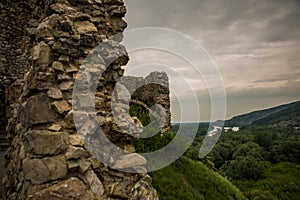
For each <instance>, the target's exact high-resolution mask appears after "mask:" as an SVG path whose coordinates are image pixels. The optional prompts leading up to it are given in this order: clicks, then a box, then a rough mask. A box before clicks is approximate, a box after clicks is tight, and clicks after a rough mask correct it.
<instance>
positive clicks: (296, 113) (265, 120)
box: [225, 101, 300, 126]
mask: <svg viewBox="0 0 300 200" xmlns="http://www.w3.org/2000/svg"><path fill="white" fill-rule="evenodd" d="M299 122H300V101H297V102H293V103H289V104H284V105H280V106H276V107H273V108H269V109H265V110H259V111H254V112H250V113H247V114H243V115H238V116H235V117H233V118H231V119H230V120H227V121H226V123H225V124H226V126H242V125H250V124H252V125H265V126H267V125H279V126H290V125H292V126H294V125H298V124H300V123H299Z"/></svg>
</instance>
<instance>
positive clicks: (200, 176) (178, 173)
mask: <svg viewBox="0 0 300 200" xmlns="http://www.w3.org/2000/svg"><path fill="white" fill-rule="evenodd" d="M151 176H152V177H153V185H154V187H155V188H156V189H157V191H158V194H159V197H160V199H161V200H178V199H186V200H201V199H209V200H223V199H224V200H227V199H232V200H233V199H246V198H245V197H244V196H243V195H242V194H241V192H240V191H239V190H238V189H237V188H236V187H234V186H233V185H232V184H231V183H230V182H229V181H227V180H226V179H225V178H223V177H222V176H220V175H219V174H217V173H216V172H213V171H212V170H210V169H209V168H207V167H206V166H205V165H204V164H202V163H201V162H194V161H192V160H190V159H188V158H186V157H181V158H180V159H179V160H177V161H176V162H175V163H173V164H172V165H170V166H168V167H166V168H164V169H161V170H159V171H157V172H153V173H151Z"/></svg>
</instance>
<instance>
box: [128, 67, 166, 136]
mask: <svg viewBox="0 0 300 200" xmlns="http://www.w3.org/2000/svg"><path fill="white" fill-rule="evenodd" d="M122 83H123V84H124V85H125V86H126V88H127V89H128V90H129V92H130V94H131V96H132V97H131V98H132V99H135V100H138V101H141V102H142V104H143V103H144V104H146V106H147V108H150V109H151V106H153V105H154V104H158V105H161V106H162V107H163V110H164V112H165V116H164V117H165V119H164V120H163V122H162V127H160V132H161V133H165V132H168V131H171V111H170V91H169V78H168V76H167V74H166V73H165V72H157V71H155V72H151V73H150V74H149V75H148V76H147V77H145V78H142V77H133V76H124V77H122ZM132 103H134V102H132ZM137 103H138V102H137ZM146 106H144V107H146ZM160 120H161V119H160Z"/></svg>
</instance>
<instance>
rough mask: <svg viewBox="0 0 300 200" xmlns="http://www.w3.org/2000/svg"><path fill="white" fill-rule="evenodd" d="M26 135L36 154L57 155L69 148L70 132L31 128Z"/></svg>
mask: <svg viewBox="0 0 300 200" xmlns="http://www.w3.org/2000/svg"><path fill="white" fill-rule="evenodd" d="M25 137H26V139H27V141H28V143H29V146H30V148H31V149H32V152H33V153H34V154H36V155H57V154H59V153H61V152H63V151H65V150H66V149H67V144H68V134H67V133H64V132H50V131H39V130H31V131H29V132H27V133H26V134H25Z"/></svg>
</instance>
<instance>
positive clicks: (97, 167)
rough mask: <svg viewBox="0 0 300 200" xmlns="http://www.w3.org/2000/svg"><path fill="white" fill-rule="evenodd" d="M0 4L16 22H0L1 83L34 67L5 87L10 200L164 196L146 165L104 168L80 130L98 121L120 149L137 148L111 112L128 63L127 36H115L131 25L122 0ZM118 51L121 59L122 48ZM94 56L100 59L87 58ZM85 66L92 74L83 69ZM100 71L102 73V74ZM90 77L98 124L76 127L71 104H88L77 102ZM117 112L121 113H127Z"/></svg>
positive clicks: (135, 162)
mask: <svg viewBox="0 0 300 200" xmlns="http://www.w3.org/2000/svg"><path fill="white" fill-rule="evenodd" d="M0 6H1V10H2V11H4V10H5V11H4V12H1V17H2V19H1V22H2V20H3V22H4V23H8V21H13V22H12V23H11V25H9V26H8V25H4V27H1V31H2V32H3V33H2V32H1V43H0V45H1V48H2V47H4V49H3V50H2V51H1V62H2V63H1V70H2V71H1V76H2V77H1V80H2V81H3V80H4V81H5V80H7V79H6V78H3V77H4V76H8V77H10V78H11V77H12V80H10V81H7V83H6V84H7V85H9V84H11V82H12V81H14V80H15V79H16V78H15V77H14V76H15V74H17V76H16V77H22V76H23V74H24V72H25V71H27V70H28V73H26V75H25V76H24V78H23V80H21V79H18V80H17V81H16V82H15V83H14V84H13V85H11V87H9V88H7V89H6V96H5V101H6V102H5V104H6V106H7V107H8V109H7V110H8V114H7V115H6V118H8V117H10V118H9V120H8V125H7V128H6V130H7V134H8V139H9V143H10V146H9V149H8V151H7V156H6V160H7V162H6V164H5V167H6V169H7V173H6V177H5V178H4V199H9V200H15V199H26V200H38V199H41V200H42V199H70V200H71V199H72V200H73V199H84V200H85V199H149V200H151V199H158V197H157V194H156V191H155V190H154V189H153V188H152V186H151V178H150V177H149V176H148V175H147V174H146V171H145V170H137V171H138V172H139V173H136V174H131V173H125V172H120V171H118V170H114V169H111V168H109V167H107V166H105V165H103V164H102V163H100V162H99V161H98V160H97V159H96V158H95V157H94V156H93V155H94V154H93V155H91V153H90V152H89V151H87V150H86V146H85V144H86V141H84V139H83V138H82V137H81V136H80V135H79V134H78V133H77V129H80V130H81V131H82V130H88V132H87V134H88V135H89V134H90V135H89V137H88V138H93V136H94V135H93V133H90V131H91V130H92V129H93V128H94V127H97V126H95V124H93V123H97V124H100V126H101V130H103V132H104V133H105V134H106V136H107V137H108V138H109V139H110V140H111V141H113V142H114V144H115V145H116V146H119V147H120V148H122V149H125V150H127V151H130V152H134V148H133V146H132V145H131V142H132V140H134V135H133V136H131V135H130V134H126V133H124V132H122V131H121V130H120V129H119V128H118V127H116V124H115V122H114V118H113V117H114V116H113V114H112V110H111V99H112V96H113V94H112V93H113V89H114V88H115V84H116V82H117V81H118V80H119V79H120V78H121V77H122V75H123V69H122V68H121V66H123V65H125V64H126V63H127V61H128V56H127V54H126V53H124V47H122V46H121V45H120V44H119V42H120V41H121V39H122V35H120V34H118V35H116V34H117V33H122V32H123V30H124V29H125V28H126V23H125V22H124V21H123V20H122V18H123V16H124V15H125V12H126V8H125V7H124V5H123V2H122V0H68V1H67V0H36V1H4V2H3V1H1V4H0ZM19 9H21V10H19ZM14 10H15V11H14ZM10 17H11V18H10ZM4 23H2V24H4ZM10 27H11V28H10ZM4 31H7V32H4ZM25 31H26V32H25ZM14 33H15V34H16V36H14V35H13V34H14ZM10 34H12V35H10ZM114 35H116V36H115V37H111V36H114ZM10 36H14V37H10ZM21 38H22V39H21ZM20 41H22V42H20ZM99 43H105V45H106V46H107V48H104V49H100V51H101V55H99V52H97V51H94V50H93V49H94V48H95V47H96V46H97V45H98V44H99ZM2 45H4V46H2ZM9 49H12V50H11V51H9ZM120 51H121V52H122V54H123V55H121V56H119V55H120V54H118V53H116V52H120ZM103 52H105V53H103ZM91 54H92V55H93V56H92V57H91V58H95V59H96V62H92V63H89V62H87V63H85V61H84V59H85V58H86V57H87V55H91ZM115 55H118V56H117V57H116V56H115ZM97 59H98V60H97ZM110 60H113V62H112V64H110V65H109V67H108V68H107V69H106V68H105V67H104V65H105V64H106V62H109V61H110ZM82 68H85V69H86V70H87V71H86V73H80V72H79V70H80V69H82ZM99 73H103V76H102V77H101V78H99V77H98V76H97V75H98V74H99ZM85 75H86V76H87V77H89V79H91V80H92V79H97V81H99V84H98V86H97V92H96V94H94V96H95V102H96V106H95V107H96V109H97V112H96V116H97V118H96V119H97V121H90V120H85V121H80V120H81V119H76V120H78V122H77V129H76V127H75V124H74V120H73V115H74V113H73V110H72V105H73V107H74V106H77V105H79V104H84V103H85V102H84V101H82V100H78V99H77V100H76V99H75V101H74V99H73V98H72V97H73V96H72V92H73V91H72V89H73V85H74V82H75V81H79V82H80V81H84V78H83V76H85ZM10 78H9V79H10ZM83 86H86V87H88V88H89V87H94V85H89V83H88V84H83ZM81 89H82V91H81V92H82V97H83V99H85V98H84V97H89V96H90V94H89V93H86V92H87V91H88V90H87V88H85V87H83V88H81ZM2 92H3V90H2ZM74 104H75V105H74ZM81 106H82V105H81ZM117 117H120V118H122V113H118V115H117ZM131 122H132V123H131ZM78 123H79V124H80V125H78ZM127 123H128V124H127V126H128V127H129V130H130V131H131V132H133V133H134V134H138V125H139V123H138V122H136V121H135V120H133V119H127ZM97 131H99V130H98V129H97V128H96V129H95V130H93V131H92V132H95V134H97ZM90 142H93V141H90ZM89 144H90V143H89ZM100 145H105V144H100ZM111 153H113V152H111ZM106 156H107V158H108V159H109V158H111V155H110V154H108V155H106ZM108 162H110V164H111V165H113V166H115V168H126V167H128V168H129V167H130V168H135V169H143V165H144V164H145V159H143V158H142V157H141V156H139V155H138V154H131V157H130V159H129V158H127V157H126V156H124V158H121V159H120V160H111V159H109V161H108Z"/></svg>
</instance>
